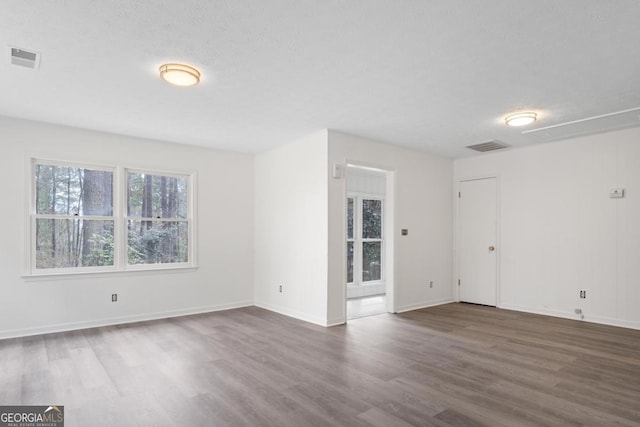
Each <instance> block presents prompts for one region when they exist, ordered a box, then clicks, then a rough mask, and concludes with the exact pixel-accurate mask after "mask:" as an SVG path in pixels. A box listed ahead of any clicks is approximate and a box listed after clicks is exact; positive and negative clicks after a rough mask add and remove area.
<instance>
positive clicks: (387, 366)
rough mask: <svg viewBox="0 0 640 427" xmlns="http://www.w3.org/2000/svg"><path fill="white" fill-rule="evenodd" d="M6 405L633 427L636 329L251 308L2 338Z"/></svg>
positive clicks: (236, 418) (355, 420) (185, 420)
mask: <svg viewBox="0 0 640 427" xmlns="http://www.w3.org/2000/svg"><path fill="white" fill-rule="evenodd" d="M0 404H2V405H9V404H33V405H49V404H60V405H64V406H65V416H66V425H67V426H68V427H71V426H174V425H175V426H178V425H180V426H384V427H391V426H482V425H484V426H542V425H545V426H547V425H548V426H581V425H584V426H613V425H616V426H640V331H637V330H631V329H623V328H615V327H609V326H603V325H595V324H590V323H585V322H578V321H571V320H565V319H557V318H551V317H545V316H537V315H532V314H526V313H519V312H513V311H508V310H498V309H495V308H489V307H482V306H474V305H467V304H448V305H443V306H439V307H433V308H428V309H423V310H416V311H412V312H408V313H404V314H400V315H390V314H384V315H380V316H373V317H366V318H362V319H357V320H354V321H351V322H350V323H349V324H348V325H346V326H339V327H333V328H322V327H318V326H315V325H311V324H308V323H304V322H301V321H297V320H295V319H291V318H288V317H285V316H281V315H278V314H275V313H272V312H269V311H266V310H262V309H259V308H255V307H251V308H243V309H237V310H229V311H225V312H217V313H210V314H203V315H196V316H187V317H180V318H173V319H166V320H159V321H152V322H141V323H136V324H128V325H121V326H112V327H104V328H95V329H87V330H82V331H74V332H65V333H58V334H49V335H41V336H34V337H25V338H16V339H9V340H2V341H0Z"/></svg>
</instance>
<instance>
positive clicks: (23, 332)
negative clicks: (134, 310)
mask: <svg viewBox="0 0 640 427" xmlns="http://www.w3.org/2000/svg"><path fill="white" fill-rule="evenodd" d="M252 305H253V301H238V302H234V303H228V304H219V305H209V306H203V307H192V308H185V309H178V310H169V311H162V312H156V313H147V314H136V315H132V316H121V317H112V318H108V319H100V320H90V321H84V322H70V323H58V324H55V325H47V326H38V327H34V328H21V329H9V330H6V331H0V339H7V338H17V337H26V336H31V335H40V334H51V333H55V332H65V331H74V330H77V329H88V328H97V327H100V326H111V325H121V324H125V323H133V322H143V321H147V320H158V319H166V318H170V317H179V316H188V315H191V314H201V313H211V312H214V311H222V310H230V309H233V308H241V307H250V306H252Z"/></svg>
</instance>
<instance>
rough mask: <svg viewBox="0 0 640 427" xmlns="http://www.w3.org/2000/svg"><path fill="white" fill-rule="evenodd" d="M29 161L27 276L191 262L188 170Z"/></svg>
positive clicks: (188, 264)
mask: <svg viewBox="0 0 640 427" xmlns="http://www.w3.org/2000/svg"><path fill="white" fill-rule="evenodd" d="M31 163H32V170H31V197H30V227H29V230H30V232H29V233H30V236H29V237H30V239H29V242H30V243H29V272H28V274H29V275H47V274H69V273H87V272H109V271H127V270H141V269H147V270H148V269H160V268H182V267H193V266H194V262H193V255H194V232H193V224H194V219H193V187H194V174H183V173H173V172H158V171H149V170H144V169H128V168H123V167H120V166H114V167H109V166H94V165H86V164H78V163H67V162H59V161H50V160H40V159H32V162H31Z"/></svg>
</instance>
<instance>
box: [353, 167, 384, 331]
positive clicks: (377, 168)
mask: <svg viewBox="0 0 640 427" xmlns="http://www.w3.org/2000/svg"><path fill="white" fill-rule="evenodd" d="M344 165H345V169H344V180H343V181H344V185H343V188H342V200H343V202H342V203H343V214H342V217H343V220H342V223H343V230H342V236H343V237H342V238H343V240H344V241H345V242H346V239H345V236H346V235H347V221H346V217H347V197H348V196H347V194H348V192H347V169H348V168H350V167H352V168H356V169H357V168H360V169H373V170H376V171H378V172H384V174H385V184H386V188H385V193H386V194H385V197H384V202H383V204H382V206H383V226H382V227H383V233H384V236H385V237H384V240H385V244H384V248H385V249H384V254H383V259H384V260H385V261H384V263H385V266H384V271H385V273H384V280H385V288H386V312H387V313H397V307H396V298H395V295H396V280H395V271H396V257H395V247H396V234H395V217H396V203H395V195H396V194H395V193H396V171H395V169H393V168H390V167H387V166H382V165H379V164H373V163H367V162H361V161H355V160H349V159H346V160H345V163H344ZM342 247H343V253H342V278H343V279H342V283H343V284H342V315H343V318H344V321H345V323H346V322H348V319H347V256H346V255H347V253H346V244H343V245H342Z"/></svg>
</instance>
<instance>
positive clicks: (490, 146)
mask: <svg viewBox="0 0 640 427" xmlns="http://www.w3.org/2000/svg"><path fill="white" fill-rule="evenodd" d="M509 147H510V145H508V144H505V143H504V142H500V141H497V140H495V139H494V140H493V141H489V142H483V143H482V144H476V145H468V146H467V148H471V149H472V150H475V151H480V152H481V153H484V152H487V151H495V150H502V149H503V148H509Z"/></svg>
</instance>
